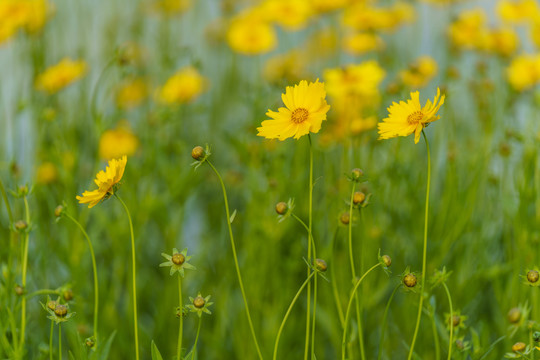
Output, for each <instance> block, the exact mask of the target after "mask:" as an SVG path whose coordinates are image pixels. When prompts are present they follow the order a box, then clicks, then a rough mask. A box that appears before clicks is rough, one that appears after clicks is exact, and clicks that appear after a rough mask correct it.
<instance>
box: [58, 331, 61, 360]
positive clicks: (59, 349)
mask: <svg viewBox="0 0 540 360" xmlns="http://www.w3.org/2000/svg"><path fill="white" fill-rule="evenodd" d="M58 359H59V360H62V323H59V324H58Z"/></svg>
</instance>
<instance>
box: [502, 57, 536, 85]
mask: <svg viewBox="0 0 540 360" xmlns="http://www.w3.org/2000/svg"><path fill="white" fill-rule="evenodd" d="M506 77H507V78H508V82H509V83H510V85H511V86H512V87H513V88H514V89H515V90H517V91H524V90H528V89H530V88H532V87H533V86H534V85H536V84H537V83H538V81H540V54H538V55H521V56H518V57H516V58H514V59H513V60H512V62H511V63H510V66H509V67H508V68H507V69H506Z"/></svg>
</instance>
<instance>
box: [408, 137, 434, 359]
mask: <svg viewBox="0 0 540 360" xmlns="http://www.w3.org/2000/svg"><path fill="white" fill-rule="evenodd" d="M422 135H423V136H424V140H425V142H426V150H427V187H426V213H425V217H424V248H423V250H422V277H421V282H420V302H419V303H418V315H417V316H416V326H415V328H414V335H413V338H412V342H411V348H410V350H409V356H408V357H407V360H411V358H412V355H413V353H414V345H415V343H416V337H417V335H418V329H419V328H420V320H421V318H422V305H423V304H424V285H425V281H426V258H427V231H428V211H429V186H430V182H431V154H430V152H429V143H428V140H427V137H426V133H425V132H424V131H423V130H422Z"/></svg>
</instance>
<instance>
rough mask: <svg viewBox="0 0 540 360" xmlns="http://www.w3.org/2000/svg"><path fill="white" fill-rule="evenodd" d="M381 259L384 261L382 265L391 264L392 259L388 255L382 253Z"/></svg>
mask: <svg viewBox="0 0 540 360" xmlns="http://www.w3.org/2000/svg"><path fill="white" fill-rule="evenodd" d="M382 261H383V263H384V266H386V267H389V266H390V265H392V259H391V258H390V256H388V255H383V256H382Z"/></svg>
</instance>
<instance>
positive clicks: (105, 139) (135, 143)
mask: <svg viewBox="0 0 540 360" xmlns="http://www.w3.org/2000/svg"><path fill="white" fill-rule="evenodd" d="M138 147H139V139H138V138H137V136H135V134H133V132H132V131H131V129H130V128H129V124H128V123H127V122H126V121H122V122H120V123H119V124H118V126H117V127H116V129H110V130H107V131H105V132H104V133H103V134H102V135H101V138H100V139H99V158H100V159H111V158H119V157H121V156H122V155H127V156H131V155H133V154H135V152H136V151H137V148H138Z"/></svg>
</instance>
